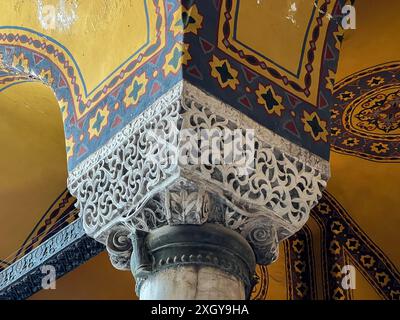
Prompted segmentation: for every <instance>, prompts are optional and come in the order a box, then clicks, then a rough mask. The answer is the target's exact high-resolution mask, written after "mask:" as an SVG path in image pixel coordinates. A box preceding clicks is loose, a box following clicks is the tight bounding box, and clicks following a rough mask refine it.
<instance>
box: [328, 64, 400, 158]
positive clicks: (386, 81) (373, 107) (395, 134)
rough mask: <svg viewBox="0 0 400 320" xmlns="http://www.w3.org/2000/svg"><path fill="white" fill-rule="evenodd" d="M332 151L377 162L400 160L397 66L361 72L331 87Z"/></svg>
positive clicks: (398, 75)
mask: <svg viewBox="0 0 400 320" xmlns="http://www.w3.org/2000/svg"><path fill="white" fill-rule="evenodd" d="M333 93H334V96H335V100H336V101H335V103H334V105H333V108H332V109H331V114H332V115H331V120H332V122H331V137H332V138H331V143H332V148H333V150H335V151H338V152H342V153H344V154H349V155H355V156H357V157H361V158H364V159H368V160H373V161H380V162H398V161H399V160H400V149H399V148H400V135H399V133H400V62H399V61H393V62H389V63H385V64H382V65H378V66H373V67H371V68H368V69H365V70H361V71H359V72H357V73H355V74H352V75H350V76H348V77H347V78H345V79H343V80H341V81H339V82H338V83H336V84H335V86H334V89H333Z"/></svg>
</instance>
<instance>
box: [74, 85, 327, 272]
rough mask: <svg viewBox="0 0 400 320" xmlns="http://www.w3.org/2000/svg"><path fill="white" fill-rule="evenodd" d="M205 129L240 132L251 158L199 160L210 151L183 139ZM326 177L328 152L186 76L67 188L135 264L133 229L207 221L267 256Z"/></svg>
mask: <svg viewBox="0 0 400 320" xmlns="http://www.w3.org/2000/svg"><path fill="white" fill-rule="evenodd" d="M203 129H206V130H207V132H208V133H209V132H211V134H212V132H224V130H230V131H231V132H236V134H238V135H239V136H240V138H242V139H240V140H235V142H234V143H236V145H235V148H236V149H237V150H239V151H240V152H239V153H240V155H241V157H242V158H243V159H244V161H241V162H240V163H239V162H236V161H231V162H229V163H226V162H224V163H218V162H217V163H213V162H210V161H207V159H208V157H207V156H206V157H203V158H201V159H202V161H192V160H193V158H194V159H195V158H196V157H197V156H198V155H199V154H202V152H203V151H204V150H202V147H201V146H198V148H197V149H196V148H194V149H193V146H196V144H191V147H192V148H189V149H188V148H187V143H186V142H187V141H186V140H185V138H187V133H188V132H190V133H193V132H194V133H200V135H201V134H202V133H201V132H203V131H202V130H203ZM213 130H214V131H213ZM249 132H250V133H249ZM183 133H184V136H185V138H184V137H183ZM228 140H229V139H225V140H223V141H224V142H223V143H227V142H226V141H228ZM237 141H242V142H241V143H237ZM228 142H231V141H228ZM224 150H225V149H224ZM224 152H225V153H224V154H223V156H224V157H225V158H226V157H227V156H230V157H231V158H232V159H234V158H235V156H234V155H232V154H230V151H224ZM328 177H329V164H328V163H327V162H326V161H325V160H322V159H321V158H319V157H317V156H316V155H313V154H311V153H309V152H308V151H306V150H304V149H302V148H301V147H299V146H297V145H294V144H293V143H291V142H289V141H287V140H285V139H284V138H282V137H280V136H277V135H276V134H274V133H273V132H271V131H269V130H268V129H266V128H264V127H262V126H260V125H258V124H257V123H255V122H254V121H252V120H250V119H249V118H247V117H246V116H245V115H243V114H241V113H239V112H238V111H236V110H235V109H234V108H232V107H230V106H229V105H227V104H225V103H223V102H221V101H219V100H218V99H216V98H214V97H212V96H210V95H208V94H206V93H204V92H202V91H200V90H199V89H197V88H196V87H194V86H192V85H190V84H189V83H187V82H185V81H183V82H180V83H178V84H177V85H176V86H175V87H174V88H173V89H171V90H170V92H168V93H167V94H165V95H164V96H163V97H162V98H160V99H159V100H158V101H156V102H155V103H154V104H153V105H152V106H150V107H148V108H147V109H146V111H144V112H143V114H141V115H140V116H138V117H137V118H136V119H135V120H134V121H133V122H132V123H131V124H129V125H127V126H126V127H125V128H124V129H123V130H121V131H120V132H119V133H118V134H117V135H116V136H115V137H114V138H112V139H111V140H110V141H109V142H108V143H107V144H106V145H105V146H103V147H102V148H101V149H100V150H98V151H97V152H96V153H94V154H93V155H91V156H90V157H89V158H88V159H87V160H85V161H83V162H82V163H81V164H80V165H79V166H78V167H77V168H75V169H74V171H73V172H71V173H70V176H69V181H68V186H69V189H70V191H71V193H72V194H73V195H74V196H75V197H76V198H77V200H78V201H77V203H78V206H79V209H80V213H81V215H82V217H83V222H84V228H85V231H86V233H87V234H88V235H89V236H92V237H93V238H95V239H96V240H98V241H100V242H103V243H106V244H107V248H108V251H109V253H110V256H111V260H112V261H113V264H114V265H115V266H116V267H117V268H120V269H130V268H131V267H130V266H129V261H128V260H129V259H128V256H129V255H131V251H132V248H131V247H130V246H129V245H126V243H125V242H126V240H127V239H128V238H129V237H130V236H129V234H133V231H134V230H137V231H142V232H145V233H147V232H150V231H151V230H154V229H158V228H160V227H162V226H166V225H171V226H173V225H182V224H190V225H203V224H205V223H216V224H219V225H222V226H225V227H226V228H229V229H231V230H234V231H236V232H237V233H239V234H241V235H242V236H243V237H244V238H245V239H246V240H247V241H248V243H249V244H250V245H251V247H252V248H253V250H254V253H255V256H256V260H257V263H260V264H269V263H271V262H272V261H274V260H275V259H276V258H277V255H278V243H279V242H280V241H282V240H283V239H285V238H287V237H289V236H290V235H292V234H293V233H295V232H297V231H298V230H299V229H300V228H301V227H302V226H303V225H304V223H305V222H306V221H307V219H308V216H309V212H310V209H311V208H312V207H313V206H315V205H316V204H317V202H318V199H319V198H320V197H321V192H322V190H323V188H324V187H325V186H326V181H327V179H328ZM133 250H134V249H133Z"/></svg>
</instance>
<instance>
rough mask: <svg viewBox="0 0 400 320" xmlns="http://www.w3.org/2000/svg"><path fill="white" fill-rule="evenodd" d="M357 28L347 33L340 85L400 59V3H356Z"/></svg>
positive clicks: (386, 0) (368, 0)
mask: <svg viewBox="0 0 400 320" xmlns="http://www.w3.org/2000/svg"><path fill="white" fill-rule="evenodd" d="M355 8H356V14H357V18H356V29H355V30H346V31H345V36H344V41H343V45H342V49H341V53H340V58H339V67H338V70H337V73H336V82H338V81H340V80H342V79H343V78H345V77H347V76H348V75H350V74H353V73H355V72H358V71H360V70H362V69H365V68H369V67H372V66H375V65H378V64H382V63H386V62H390V61H395V60H400V41H398V39H399V30H400V19H399V17H398V12H399V10H400V1H398V0H384V1H376V0H358V1H357V0H356V2H355Z"/></svg>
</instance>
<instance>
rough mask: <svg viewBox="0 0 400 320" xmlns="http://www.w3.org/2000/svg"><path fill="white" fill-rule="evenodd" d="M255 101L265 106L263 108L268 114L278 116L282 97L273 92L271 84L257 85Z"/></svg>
mask: <svg viewBox="0 0 400 320" xmlns="http://www.w3.org/2000/svg"><path fill="white" fill-rule="evenodd" d="M256 94H257V97H258V99H257V102H258V103H259V104H261V105H263V106H264V107H265V110H267V112H268V113H269V114H274V113H275V114H277V115H278V116H280V115H281V114H282V110H283V109H284V106H283V105H282V97H280V96H278V95H277V94H275V91H274V90H273V89H272V87H271V86H269V85H267V86H263V85H262V84H259V85H258V90H256Z"/></svg>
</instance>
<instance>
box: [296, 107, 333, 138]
mask: <svg viewBox="0 0 400 320" xmlns="http://www.w3.org/2000/svg"><path fill="white" fill-rule="evenodd" d="M301 121H302V122H303V123H304V131H305V132H309V133H311V136H312V137H313V139H314V140H315V141H318V140H320V139H322V140H323V141H325V142H327V141H328V131H327V130H326V122H325V121H322V120H321V119H320V118H319V116H318V114H317V113H316V112H312V113H311V114H308V113H307V111H304V117H303V118H302V119H301Z"/></svg>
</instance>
